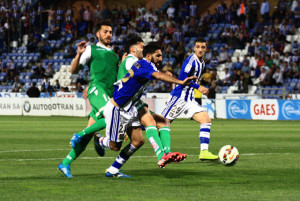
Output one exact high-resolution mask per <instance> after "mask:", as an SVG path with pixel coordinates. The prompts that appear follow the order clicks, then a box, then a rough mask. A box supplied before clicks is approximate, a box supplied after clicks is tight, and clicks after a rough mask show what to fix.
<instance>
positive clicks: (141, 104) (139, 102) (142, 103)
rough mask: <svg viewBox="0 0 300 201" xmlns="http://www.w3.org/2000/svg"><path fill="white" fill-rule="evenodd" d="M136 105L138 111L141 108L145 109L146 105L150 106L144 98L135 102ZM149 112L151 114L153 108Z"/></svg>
mask: <svg viewBox="0 0 300 201" xmlns="http://www.w3.org/2000/svg"><path fill="white" fill-rule="evenodd" d="M135 107H136V109H137V111H138V112H139V111H140V110H141V109H143V108H144V107H146V108H148V104H147V103H145V102H144V101H142V100H138V102H137V103H136V104H135ZM149 112H150V113H151V114H153V113H154V112H152V111H151V110H149Z"/></svg>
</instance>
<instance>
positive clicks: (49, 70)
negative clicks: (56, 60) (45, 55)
mask: <svg viewBox="0 0 300 201" xmlns="http://www.w3.org/2000/svg"><path fill="white" fill-rule="evenodd" d="M54 73H55V72H54V69H53V67H52V63H49V64H48V68H47V69H46V71H45V74H44V75H45V76H46V77H49V78H52V77H53V75H54Z"/></svg>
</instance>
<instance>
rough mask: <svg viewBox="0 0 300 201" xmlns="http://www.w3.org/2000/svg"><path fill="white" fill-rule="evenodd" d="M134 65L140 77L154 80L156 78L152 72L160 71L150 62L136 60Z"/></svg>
mask: <svg viewBox="0 0 300 201" xmlns="http://www.w3.org/2000/svg"><path fill="white" fill-rule="evenodd" d="M136 65H137V66H136ZM134 66H135V69H136V71H137V74H138V76H139V77H140V78H146V79H148V80H154V79H155V78H154V77H152V74H153V73H154V72H158V71H157V69H156V67H155V66H152V64H151V63H148V62H145V61H141V62H135V63H134Z"/></svg>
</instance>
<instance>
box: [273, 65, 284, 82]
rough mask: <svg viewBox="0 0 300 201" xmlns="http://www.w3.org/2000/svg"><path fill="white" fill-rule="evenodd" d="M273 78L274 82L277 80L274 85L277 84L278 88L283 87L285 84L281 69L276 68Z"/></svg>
mask: <svg viewBox="0 0 300 201" xmlns="http://www.w3.org/2000/svg"><path fill="white" fill-rule="evenodd" d="M272 78H273V80H275V83H273V84H275V85H277V86H282V84H283V74H282V72H281V71H280V68H276V71H275V73H274V74H273V76H272Z"/></svg>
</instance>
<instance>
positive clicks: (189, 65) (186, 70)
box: [171, 54, 205, 101]
mask: <svg viewBox="0 0 300 201" xmlns="http://www.w3.org/2000/svg"><path fill="white" fill-rule="evenodd" d="M204 68H205V63H204V61H202V62H200V61H199V59H198V57H197V56H196V55H195V54H193V55H191V56H189V57H188V58H187V59H186V60H185V61H184V63H183V64H182V67H181V71H180V74H179V77H178V79H179V80H184V79H185V78H187V77H190V76H196V77H197V80H196V81H195V82H196V83H198V82H199V79H200V76H201V73H202V72H203V71H204ZM171 95H172V96H177V97H180V98H182V99H184V100H185V101H192V100H193V99H194V87H193V86H190V85H189V86H183V85H177V86H176V87H175V89H173V90H172V92H171Z"/></svg>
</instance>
